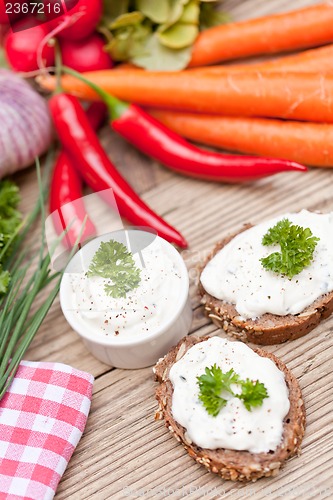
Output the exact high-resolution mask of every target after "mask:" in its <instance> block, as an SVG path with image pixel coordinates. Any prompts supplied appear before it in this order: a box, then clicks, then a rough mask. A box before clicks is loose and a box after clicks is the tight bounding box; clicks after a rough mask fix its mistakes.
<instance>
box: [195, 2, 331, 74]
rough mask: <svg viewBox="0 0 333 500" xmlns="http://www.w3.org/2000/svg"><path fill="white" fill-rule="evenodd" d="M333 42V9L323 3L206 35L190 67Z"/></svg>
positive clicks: (200, 38)
mask: <svg viewBox="0 0 333 500" xmlns="http://www.w3.org/2000/svg"><path fill="white" fill-rule="evenodd" d="M332 41H333V5H332V3H322V4H318V5H313V6H311V7H307V8H304V9H300V10H296V11H292V12H285V13H283V14H275V15H269V16H266V17H261V18H257V19H251V20H247V21H241V22H236V23H231V24H224V25H221V26H216V27H214V28H210V29H208V30H205V31H202V32H201V33H200V34H199V36H198V38H197V40H196V41H195V43H194V47H193V52H192V59H191V62H190V66H205V65H207V64H214V63H217V62H220V61H227V60H231V59H237V58H241V57H248V56H254V55H258V54H270V53H278V52H284V51H291V50H298V49H302V48H306V47H315V46H318V45H323V44H325V43H329V42H332Z"/></svg>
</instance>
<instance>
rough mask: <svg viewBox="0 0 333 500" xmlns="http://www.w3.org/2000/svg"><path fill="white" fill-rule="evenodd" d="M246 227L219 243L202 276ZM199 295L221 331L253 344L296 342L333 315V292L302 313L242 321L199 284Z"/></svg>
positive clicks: (231, 309)
mask: <svg viewBox="0 0 333 500" xmlns="http://www.w3.org/2000/svg"><path fill="white" fill-rule="evenodd" d="M251 227H252V225H251V224H246V225H244V227H243V228H242V229H241V231H239V232H238V233H236V234H234V235H232V236H229V237H227V238H225V239H224V240H222V241H220V242H219V243H217V245H216V246H215V247H214V249H213V251H212V252H211V253H210V255H209V256H208V257H207V259H206V260H205V262H204V263H203V265H202V266H201V267H200V270H199V271H200V275H201V273H202V271H203V269H204V268H205V267H206V265H207V263H208V262H209V261H210V260H211V259H212V258H213V257H214V256H215V255H216V253H217V252H219V251H220V250H221V249H222V248H223V247H224V246H225V245H227V243H229V241H231V240H232V239H233V238H234V237H235V236H237V234H239V233H241V232H243V231H245V230H247V229H250V228H251ZM198 290H199V294H200V295H201V302H202V303H203V304H204V311H205V314H206V316H207V317H208V318H210V319H211V320H212V322H213V323H214V324H215V325H216V326H217V327H219V328H222V329H223V330H224V331H225V332H226V333H227V334H228V335H230V336H231V337H234V338H237V339H238V340H242V341H243V342H252V343H254V344H258V345H273V344H281V343H282V342H286V341H287V340H295V339H298V338H300V337H303V335H306V334H307V333H309V332H310V331H311V330H313V328H315V327H316V326H318V325H319V323H320V322H321V321H322V320H324V319H326V318H328V317H329V316H330V315H331V314H332V312H333V292H330V293H328V294H325V295H322V296H321V297H319V298H318V299H317V300H316V301H315V302H313V303H312V304H311V305H310V306H308V307H307V308H306V309H304V311H302V312H301V313H300V314H296V315H292V314H288V315H287V316H277V315H275V314H269V313H266V314H263V315H262V316H260V317H258V318H257V319H255V320H252V319H246V320H244V319H242V318H241V316H240V315H239V313H238V312H237V310H236V308H235V306H234V305H233V304H230V303H227V302H224V301H222V300H219V299H216V298H215V297H213V296H212V295H210V294H209V293H207V292H206V290H205V289H204V288H203V286H202V284H201V282H199V288H198Z"/></svg>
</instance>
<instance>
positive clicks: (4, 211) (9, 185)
mask: <svg viewBox="0 0 333 500" xmlns="http://www.w3.org/2000/svg"><path fill="white" fill-rule="evenodd" d="M19 201H20V195H19V189H18V187H17V186H16V184H14V182H12V181H10V180H8V179H6V180H3V181H1V182H0V252H1V253H0V294H5V293H7V291H8V287H9V283H10V273H9V271H8V270H5V269H3V262H4V260H5V259H6V257H7V256H8V255H9V253H10V251H11V243H12V240H13V239H14V238H15V236H16V234H17V231H18V228H19V226H20V224H21V220H22V216H21V213H20V212H19V211H18V209H17V207H18V204H19Z"/></svg>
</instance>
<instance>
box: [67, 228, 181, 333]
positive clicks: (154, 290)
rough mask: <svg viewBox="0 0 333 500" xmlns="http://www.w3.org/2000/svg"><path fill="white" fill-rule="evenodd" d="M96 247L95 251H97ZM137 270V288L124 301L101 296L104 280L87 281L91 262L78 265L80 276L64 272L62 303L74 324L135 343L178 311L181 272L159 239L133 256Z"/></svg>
mask: <svg viewBox="0 0 333 500" xmlns="http://www.w3.org/2000/svg"><path fill="white" fill-rule="evenodd" d="M97 248H98V246H97V247H96V248H95V250H97ZM133 258H134V260H135V264H136V266H137V267H138V268H139V269H140V270H141V272H140V278H141V280H140V284H139V286H138V287H137V288H135V289H133V290H132V291H130V292H128V293H127V295H126V297H120V298H113V297H111V296H109V295H107V294H106V293H105V290H104V286H105V284H106V283H107V281H108V280H107V279H105V278H103V277H100V276H92V277H88V276H87V274H86V272H87V270H88V267H89V264H90V261H91V259H89V258H87V259H85V260H84V261H83V262H82V269H81V272H66V273H65V275H64V282H63V285H62V291H63V292H62V295H63V297H62V298H63V300H62V302H63V303H64V304H66V309H67V310H71V311H72V313H73V314H75V316H76V317H75V321H76V323H79V324H80V325H81V327H82V328H86V329H87V330H89V331H90V332H91V333H93V334H96V335H99V336H101V335H103V336H107V337H114V338H117V339H119V340H120V339H138V338H140V337H142V336H144V335H147V334H149V333H150V332H151V331H155V330H156V329H157V328H159V327H160V326H161V325H163V324H165V323H166V322H167V321H168V319H169V318H170V317H171V316H173V314H174V311H176V310H177V309H178V303H179V300H180V293H181V286H180V283H181V280H182V271H181V270H180V267H179V265H178V263H177V261H176V260H175V259H173V258H172V256H171V254H170V253H167V252H166V251H165V245H164V244H163V245H162V244H161V239H160V238H156V239H154V241H152V242H151V243H150V244H149V246H147V247H146V248H144V249H143V250H142V251H141V256H140V254H139V253H134V254H133Z"/></svg>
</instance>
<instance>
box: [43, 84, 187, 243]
mask: <svg viewBox="0 0 333 500" xmlns="http://www.w3.org/2000/svg"><path fill="white" fill-rule="evenodd" d="M49 107H50V110H51V114H52V117H53V121H54V124H55V128H56V130H57V132H58V135H59V138H60V141H61V143H62V145H63V146H64V148H65V149H66V151H67V153H68V155H69V157H70V158H71V161H72V163H73V165H75V166H76V168H78V169H79V171H80V174H81V176H82V177H83V179H84V180H85V182H86V183H87V184H88V185H89V186H90V187H91V188H92V189H93V190H94V191H103V190H106V189H110V188H111V189H112V190H113V193H114V197H115V200H116V202H117V207H118V209H119V212H120V215H122V216H124V217H126V219H128V220H129V221H130V222H131V223H132V224H134V225H136V226H149V227H152V228H154V229H155V230H156V231H157V233H158V234H159V236H161V237H162V238H164V239H166V240H168V241H170V242H172V243H175V244H177V245H178V246H180V247H182V248H186V247H187V242H186V240H185V239H184V238H183V236H182V235H181V234H180V233H179V232H178V231H177V230H176V229H174V228H173V227H171V226H170V225H169V224H168V223H167V222H165V221H164V220H163V219H162V218H161V217H159V216H158V215H157V214H156V213H155V212H153V211H152V210H151V209H150V208H149V207H148V206H147V205H146V204H145V203H144V202H143V201H142V200H141V199H140V197H139V196H138V195H137V194H136V192H135V191H134V190H133V189H132V188H131V186H130V185H129V184H128V183H127V181H126V180H125V179H124V178H123V177H122V176H121V175H120V173H119V172H118V171H117V169H116V168H115V167H114V165H113V164H112V163H111V161H110V160H109V158H108V156H107V155H106V153H105V151H104V149H103V148H102V146H101V144H100V142H99V139H98V137H97V135H96V134H95V132H94V130H93V129H92V127H91V126H90V124H89V121H88V119H87V117H86V114H85V112H84V111H83V109H82V106H81V105H80V102H79V101H78V99H77V98H75V97H73V96H70V95H68V94H62V93H61V94H55V95H54V96H53V97H51V99H50V101H49ZM105 201H107V202H109V204H110V205H111V206H113V203H112V200H110V199H106V200H105ZM113 208H116V207H113Z"/></svg>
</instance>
